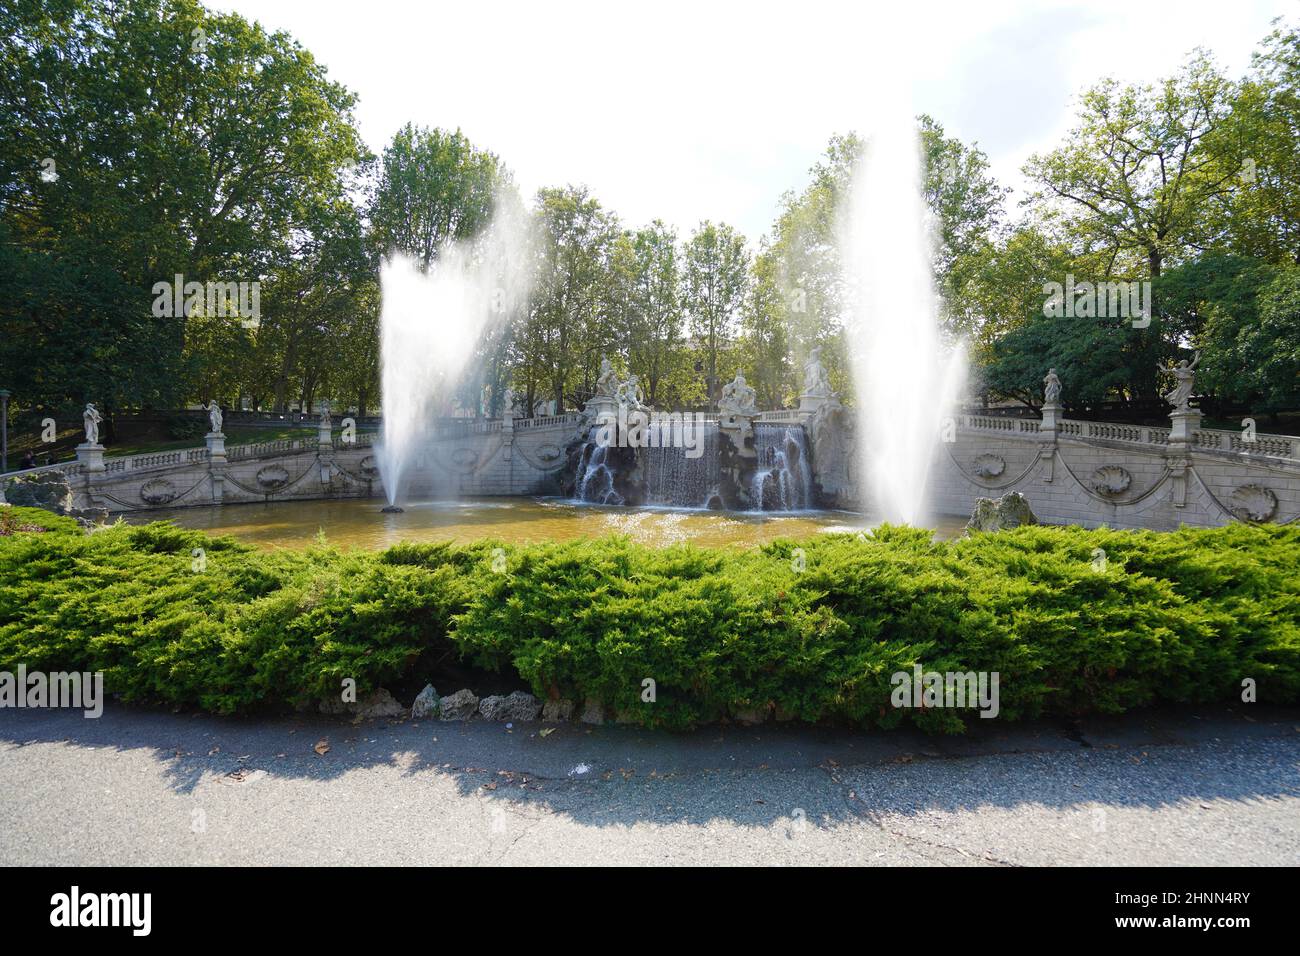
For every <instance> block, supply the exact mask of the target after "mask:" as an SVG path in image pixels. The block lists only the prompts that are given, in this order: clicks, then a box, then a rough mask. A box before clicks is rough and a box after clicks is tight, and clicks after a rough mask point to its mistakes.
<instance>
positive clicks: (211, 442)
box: [204, 432, 226, 464]
mask: <svg viewBox="0 0 1300 956" xmlns="http://www.w3.org/2000/svg"><path fill="white" fill-rule="evenodd" d="M204 440H205V441H206V442H207V443H208V460H209V461H211V462H214V463H216V464H223V463H224V462H225V460H226V436H225V435H224V434H223V433H221V432H208V434H207V435H205V436H204Z"/></svg>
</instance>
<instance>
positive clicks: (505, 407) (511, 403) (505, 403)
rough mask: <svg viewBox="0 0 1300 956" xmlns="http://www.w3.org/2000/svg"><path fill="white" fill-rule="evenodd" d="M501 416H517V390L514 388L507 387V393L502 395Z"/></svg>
mask: <svg viewBox="0 0 1300 956" xmlns="http://www.w3.org/2000/svg"><path fill="white" fill-rule="evenodd" d="M501 417H502V418H514V417H515V390H514V389H513V388H507V389H506V393H505V394H504V395H503V396H501Z"/></svg>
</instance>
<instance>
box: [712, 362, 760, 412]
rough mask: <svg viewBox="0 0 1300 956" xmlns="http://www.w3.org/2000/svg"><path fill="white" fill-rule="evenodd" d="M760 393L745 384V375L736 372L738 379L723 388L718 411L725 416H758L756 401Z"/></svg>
mask: <svg viewBox="0 0 1300 956" xmlns="http://www.w3.org/2000/svg"><path fill="white" fill-rule="evenodd" d="M757 398H758V393H757V392H755V391H754V389H753V388H751V387H750V386H749V385H747V384H746V383H745V373H744V372H739V371H738V372H736V377H735V378H734V379H733V380H731V381H730V382H728V383H727V384H726V385H724V386H722V397H721V398H720V399H719V400H718V410H719V411H721V412H722V413H723V414H724V415H734V416H739V417H742V418H753V417H754V416H755V415H757V414H758V408H757V406H755V404H754V401H755V399H757Z"/></svg>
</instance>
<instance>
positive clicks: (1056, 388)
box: [1043, 368, 1061, 405]
mask: <svg viewBox="0 0 1300 956" xmlns="http://www.w3.org/2000/svg"><path fill="white" fill-rule="evenodd" d="M1043 404H1044V405H1059V404H1061V380H1060V379H1059V378H1057V376H1056V369H1054V368H1049V369H1048V370H1047V375H1046V377H1044V379H1043Z"/></svg>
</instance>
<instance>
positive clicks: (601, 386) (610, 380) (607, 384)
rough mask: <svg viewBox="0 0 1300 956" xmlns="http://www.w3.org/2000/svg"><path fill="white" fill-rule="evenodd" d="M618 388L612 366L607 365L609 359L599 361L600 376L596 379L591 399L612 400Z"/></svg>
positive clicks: (616, 377)
mask: <svg viewBox="0 0 1300 956" xmlns="http://www.w3.org/2000/svg"><path fill="white" fill-rule="evenodd" d="M617 388H618V376H617V374H616V373H615V372H614V366H612V365H610V364H609V359H607V358H602V359H601V360H600V375H598V376H597V377H596V393H595V395H593V396H592V397H593V398H613V397H614V390H615V389H617Z"/></svg>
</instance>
